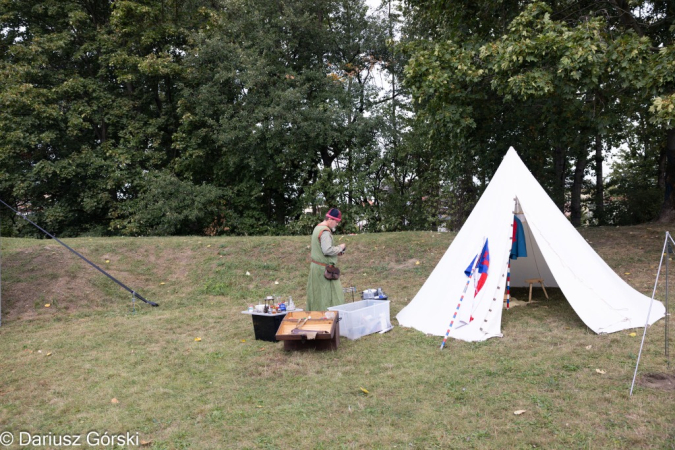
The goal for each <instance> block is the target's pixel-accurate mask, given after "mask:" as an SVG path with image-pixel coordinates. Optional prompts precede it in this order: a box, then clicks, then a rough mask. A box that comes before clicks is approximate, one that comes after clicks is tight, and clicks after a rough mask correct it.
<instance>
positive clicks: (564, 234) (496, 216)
mask: <svg viewBox="0 0 675 450" xmlns="http://www.w3.org/2000/svg"><path fill="white" fill-rule="evenodd" d="M514 209H520V210H517V211H514ZM514 212H515V213H520V212H522V215H518V217H519V218H521V220H522V222H523V228H524V230H525V237H526V239H525V241H526V244H527V254H528V256H527V257H526V258H522V257H521V258H518V259H516V260H512V263H511V287H514V286H516V287H517V286H524V285H525V284H524V280H525V279H528V278H543V279H544V283H545V285H546V286H552V287H559V288H560V290H561V291H562V293H563V294H564V295H565V298H566V299H567V301H568V302H569V303H570V305H571V306H572V308H573V309H574V311H575V312H576V313H577V314H578V315H579V317H580V318H581V320H583V322H584V323H585V324H586V325H587V326H588V327H589V328H590V329H591V330H593V331H594V332H596V333H612V332H616V331H620V330H625V329H629V328H636V327H643V326H644V325H645V323H646V321H647V312H648V310H649V305H650V302H651V299H650V298H649V297H646V296H645V295H643V294H641V293H639V292H637V291H636V290H635V289H633V288H632V287H630V286H629V285H628V284H627V283H626V282H625V281H623V280H622V279H621V277H619V276H618V275H617V274H616V273H615V272H614V271H613V270H612V269H611V268H610V267H609V266H608V265H607V264H606V263H605V262H604V261H603V260H602V258H600V256H598V254H597V253H595V251H594V250H593V249H592V248H591V246H590V245H589V244H588V243H587V242H586V240H585V239H584V238H583V237H582V236H581V235H580V234H579V233H578V232H577V231H576V230H575V229H574V227H573V226H572V224H571V223H570V222H569V220H568V219H567V218H566V217H565V216H564V215H563V214H562V213H561V212H560V210H559V209H558V207H557V206H556V205H555V204H554V203H553V201H552V200H551V199H550V198H549V196H548V195H547V194H546V192H545V191H544V189H543V188H542V187H541V186H540V185H539V183H538V182H537V181H536V180H535V178H534V177H533V176H532V174H531V173H530V172H529V170H528V169H527V167H526V166H525V164H524V163H523V161H522V160H521V159H520V157H519V156H518V154H517V153H516V151H515V150H514V149H513V148H510V149H509V151H508V152H507V154H506V156H505V157H504V160H503V161H502V163H501V165H500V166H499V168H498V169H497V172H496V173H495V175H494V177H493V178H492V180H491V181H490V183H489V185H488V187H487V189H486V190H485V192H484V193H483V195H482V197H481V198H480V200H479V201H478V203H477V204H476V206H475V208H474V209H473V211H472V212H471V215H470V216H469V218H468V219H467V221H466V223H465V224H464V226H462V229H461V230H460V231H459V233H458V234H457V236H456V237H455V239H454V240H453V241H452V244H451V245H450V247H449V248H448V250H447V251H446V253H445V254H444V255H443V257H442V258H441V260H440V261H439V263H438V265H437V266H436V268H435V269H434V270H433V272H432V273H431V275H430V276H429V278H428V279H427V280H426V282H425V283H424V285H423V286H422V288H421V289H420V290H419V292H418V293H417V295H416V296H415V298H413V299H412V301H411V302H410V303H409V304H408V305H407V306H406V307H405V308H403V310H401V312H399V313H398V315H397V316H396V318H397V319H398V321H399V324H400V325H401V326H405V327H413V328H416V329H418V330H420V331H422V332H424V333H428V334H432V335H437V336H445V334H446V332H447V330H448V329H450V334H449V337H452V338H456V339H461V340H464V341H484V340H486V339H489V338H491V337H501V336H502V334H501V318H502V311H503V299H504V290H505V288H506V279H507V263H508V261H509V255H510V251H511V238H512V230H513V217H514ZM486 239H487V241H488V244H489V245H488V246H489V256H490V263H489V270H488V272H487V279H486V280H485V284H484V285H483V287H482V289H481V290H480V291H479V292H478V294H477V295H476V296H475V298H474V288H473V286H471V287H469V288H468V289H467V290H466V295H464V296H462V291H463V289H464V288H465V286H466V285H467V280H468V278H467V276H466V275H465V273H464V271H465V270H466V269H467V267H468V266H469V265H470V263H471V262H472V259H473V258H474V257H475V256H476V255H477V254H478V253H480V251H481V249H482V248H483V244H484V242H485V240H486ZM461 298H463V299H462V300H461V301H460V299H461ZM664 313H665V308H664V306H663V304H662V303H661V302H659V301H654V302H653V306H652V308H651V313H650V314H649V323H650V324H652V323H654V322H656V321H657V320H658V319H660V318H662V317H664ZM469 317H472V318H473V320H470V319H469ZM451 322H452V326H449V325H450V323H451Z"/></svg>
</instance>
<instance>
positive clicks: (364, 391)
mask: <svg viewBox="0 0 675 450" xmlns="http://www.w3.org/2000/svg"><path fill="white" fill-rule="evenodd" d="M359 389H361V392H363V393H364V394H366V395H368V394H370V392H368V389H366V388H362V387H360V388H359Z"/></svg>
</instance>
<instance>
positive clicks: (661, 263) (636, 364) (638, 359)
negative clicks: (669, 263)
mask: <svg viewBox="0 0 675 450" xmlns="http://www.w3.org/2000/svg"><path fill="white" fill-rule="evenodd" d="M669 237H670V233H668V232H667V231H666V239H665V240H664V241H663V249H662V250H661V259H660V261H659V270H657V272H656V280H655V281H654V289H653V290H652V300H651V301H650V302H649V309H648V310H647V320H646V321H645V328H644V330H643V331H642V342H640V351H639V352H638V357H637V361H636V363H635V372H634V373H633V382H632V383H631V385H630V394H629V397H632V396H633V388H634V387H635V378H636V377H637V371H638V366H639V365H640V357H641V356H642V347H643V346H644V345H645V336H646V335H647V327H648V326H649V314H651V312H652V305H653V304H654V296H655V295H656V285H657V284H658V282H659V275H660V274H661V267H663V255H665V252H666V244H667V243H668V238H669ZM667 313H668V311H667V310H666V314H667Z"/></svg>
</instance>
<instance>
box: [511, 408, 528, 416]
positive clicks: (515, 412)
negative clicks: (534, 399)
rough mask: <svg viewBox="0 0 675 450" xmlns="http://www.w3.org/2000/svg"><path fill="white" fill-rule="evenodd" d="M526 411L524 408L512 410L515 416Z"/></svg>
mask: <svg viewBox="0 0 675 450" xmlns="http://www.w3.org/2000/svg"><path fill="white" fill-rule="evenodd" d="M526 412H527V410H526V409H519V410H518V411H513V414H515V415H516V416H519V415H521V414H524V413H526Z"/></svg>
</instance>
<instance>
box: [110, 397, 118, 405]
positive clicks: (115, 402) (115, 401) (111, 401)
mask: <svg viewBox="0 0 675 450" xmlns="http://www.w3.org/2000/svg"><path fill="white" fill-rule="evenodd" d="M119 402H120V401H119V400H117V399H116V398H113V399H112V400H110V403H114V404H118V403H119Z"/></svg>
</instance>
